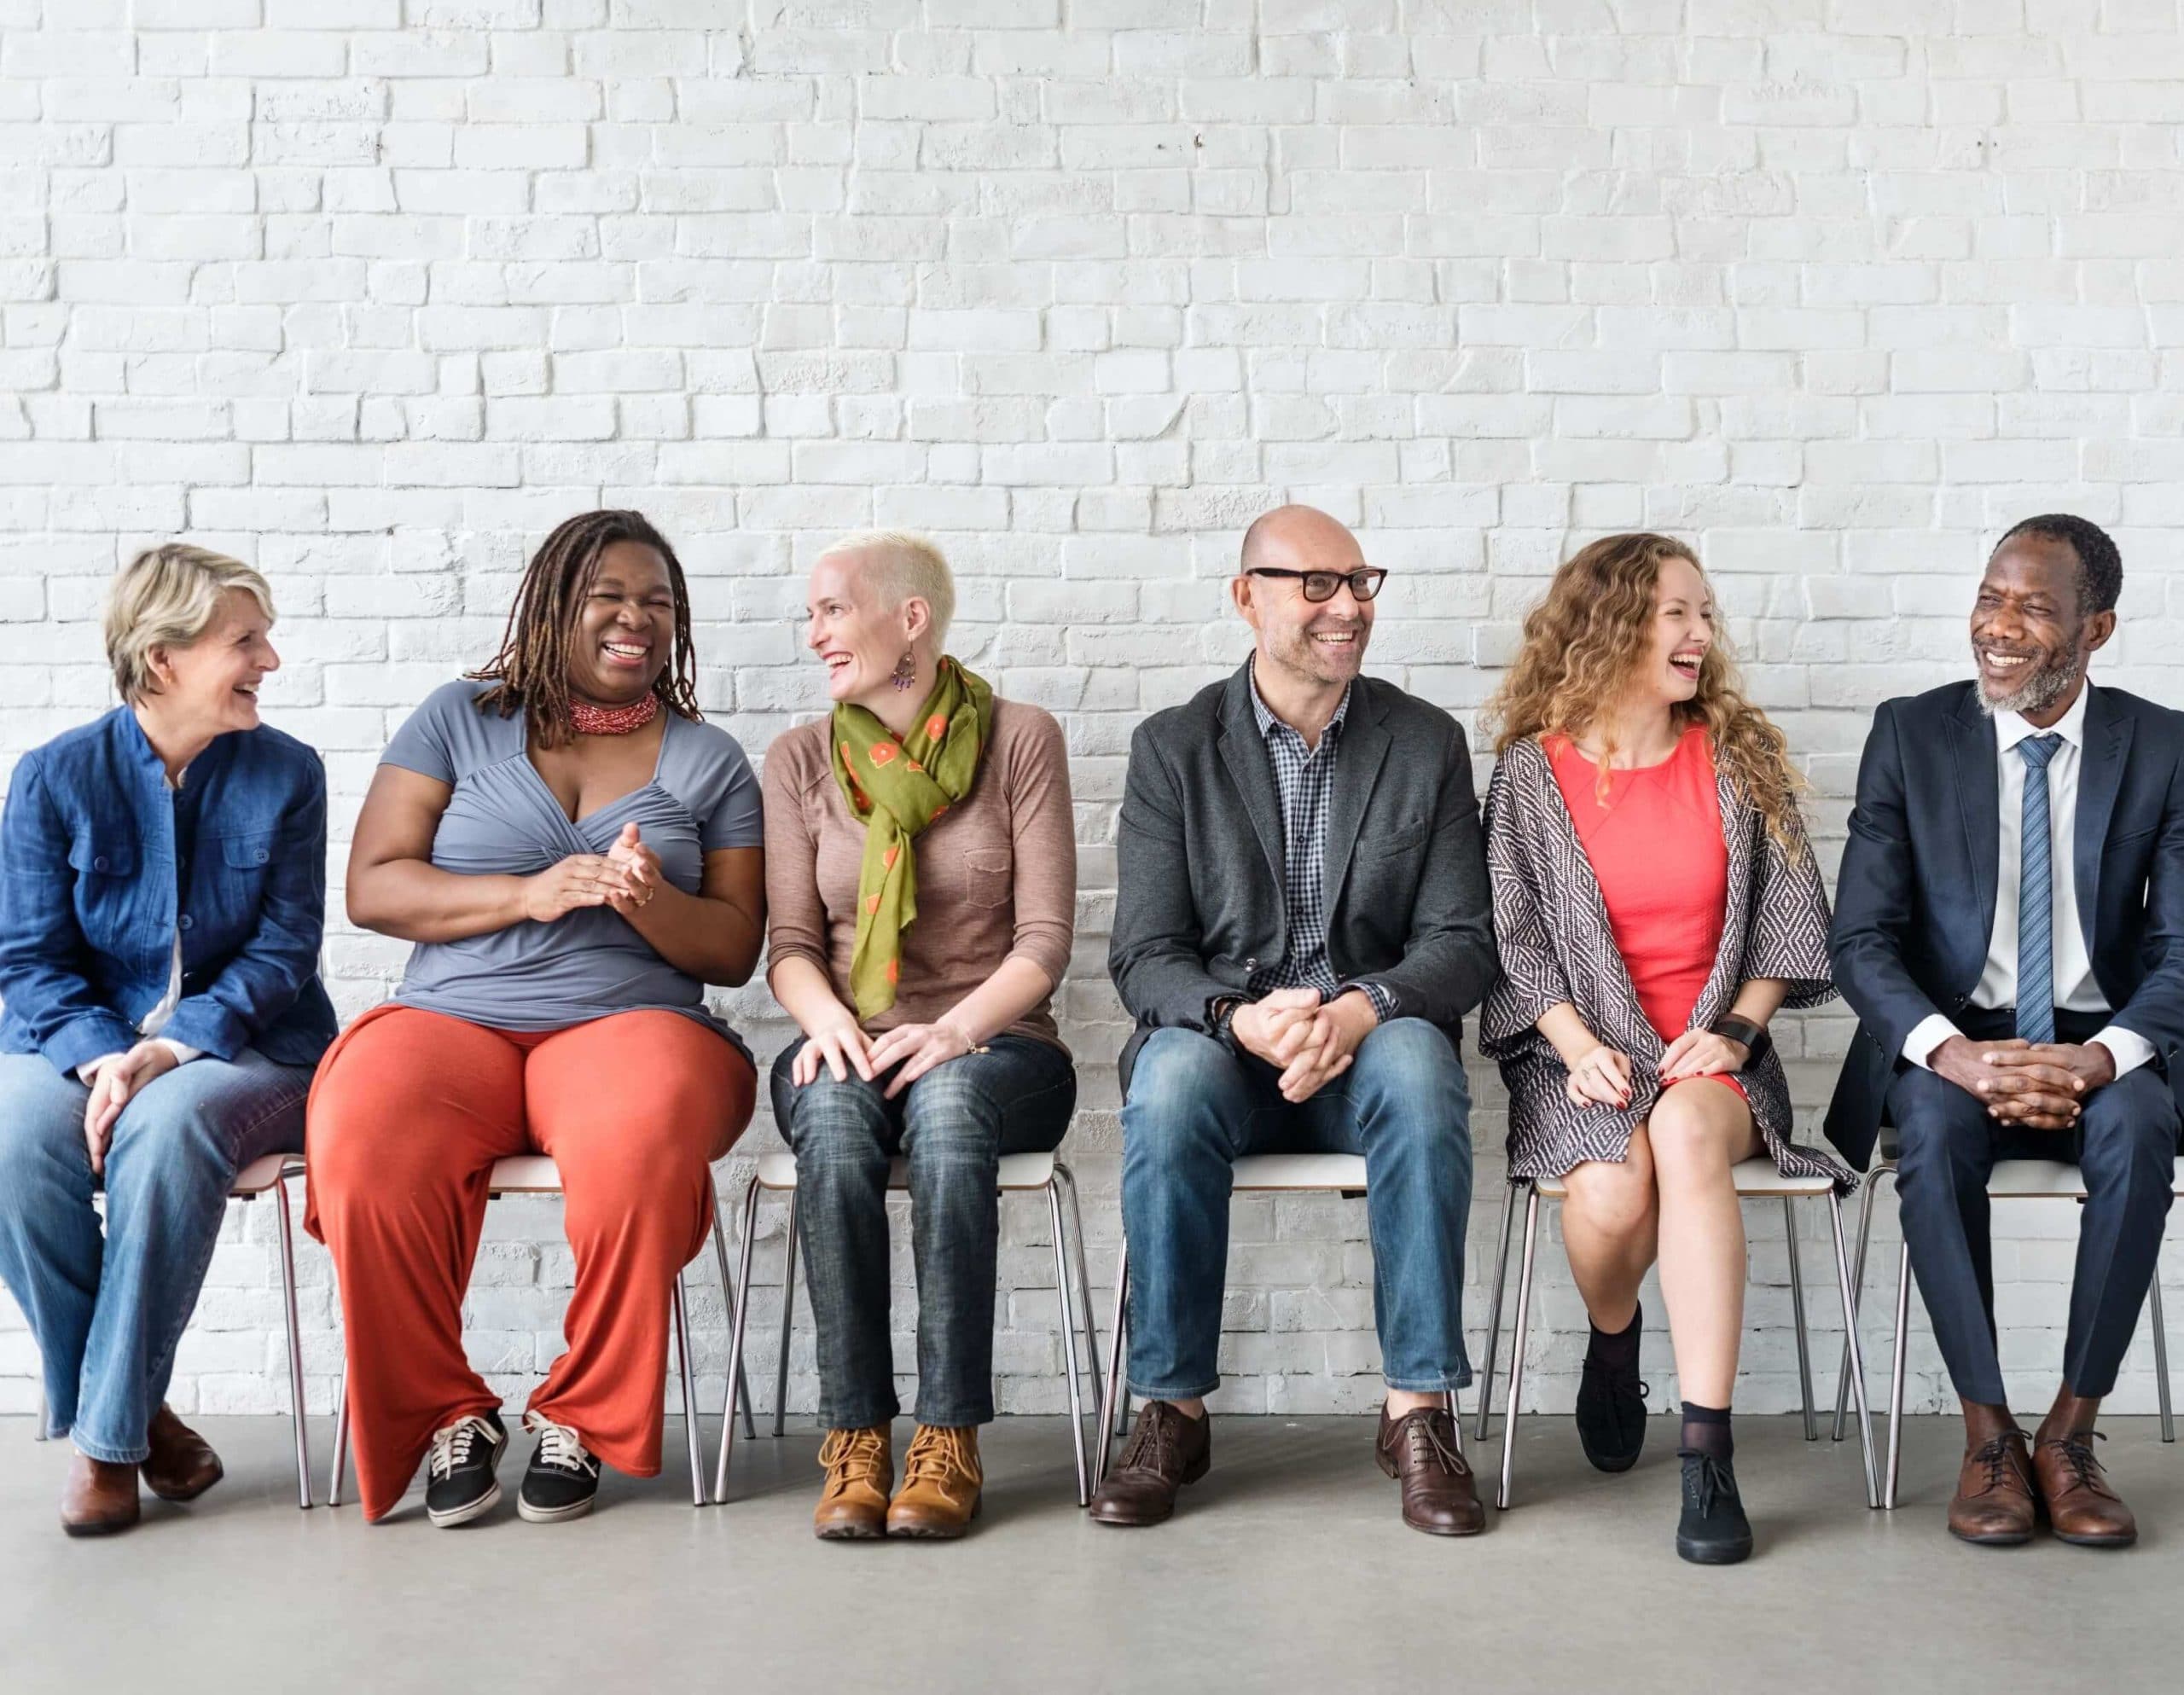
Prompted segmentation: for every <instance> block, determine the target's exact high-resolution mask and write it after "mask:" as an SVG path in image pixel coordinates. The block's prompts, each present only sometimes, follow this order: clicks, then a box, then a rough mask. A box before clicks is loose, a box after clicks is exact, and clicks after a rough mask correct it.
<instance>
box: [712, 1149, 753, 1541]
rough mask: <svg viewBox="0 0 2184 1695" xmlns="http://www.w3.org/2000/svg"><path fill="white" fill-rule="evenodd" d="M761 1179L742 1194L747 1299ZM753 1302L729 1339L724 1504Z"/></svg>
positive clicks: (718, 1477)
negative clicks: (738, 1393) (737, 1393)
mask: <svg viewBox="0 0 2184 1695" xmlns="http://www.w3.org/2000/svg"><path fill="white" fill-rule="evenodd" d="M757 1246H758V1179H757V1178H756V1177H753V1178H752V1180H751V1184H750V1187H748V1188H746V1189H745V1190H744V1192H743V1263H742V1267H741V1271H742V1278H741V1283H742V1288H743V1291H744V1292H745V1294H746V1296H747V1295H748V1294H749V1292H750V1289H751V1254H752V1250H753V1249H755V1248H756V1247H757ZM750 1319H751V1303H750V1302H749V1301H748V1300H747V1299H746V1300H745V1301H744V1303H742V1304H741V1306H739V1307H737V1308H736V1309H735V1325H734V1326H732V1328H731V1329H730V1331H729V1340H728V1409H727V1411H726V1413H724V1414H723V1416H722V1419H721V1421H720V1463H719V1465H718V1466H717V1467H716V1468H715V1469H714V1472H713V1499H714V1500H715V1501H720V1502H722V1503H723V1504H725V1503H726V1501H727V1500H728V1461H729V1455H730V1454H733V1453H734V1452H735V1410H736V1391H737V1390H739V1389H741V1390H742V1392H743V1399H744V1405H745V1406H746V1408H747V1407H748V1405H749V1400H750V1393H751V1390H750V1386H749V1385H748V1384H746V1383H745V1382H744V1380H743V1332H744V1326H746V1324H748V1323H749V1322H750Z"/></svg>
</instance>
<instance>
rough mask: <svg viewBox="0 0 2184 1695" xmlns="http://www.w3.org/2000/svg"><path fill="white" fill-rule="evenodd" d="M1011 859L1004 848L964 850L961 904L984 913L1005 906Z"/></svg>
mask: <svg viewBox="0 0 2184 1695" xmlns="http://www.w3.org/2000/svg"><path fill="white" fill-rule="evenodd" d="M1011 859H1012V856H1011V855H1010V853H1009V851H1008V849H1007V848H971V849H969V850H967V851H966V852H965V853H964V855H963V859H962V865H963V899H964V901H965V902H966V903H967V904H969V905H971V906H974V907H982V908H986V909H988V910H990V909H991V908H995V907H1002V906H1007V905H1008V898H1009V867H1010V864H1011Z"/></svg>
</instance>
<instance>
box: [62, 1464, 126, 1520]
mask: <svg viewBox="0 0 2184 1695" xmlns="http://www.w3.org/2000/svg"><path fill="white" fill-rule="evenodd" d="M142 1513H143V1509H142V1507H141V1506H138V1505H137V1468H136V1467H135V1466H114V1465H109V1464H108V1463H107V1461H106V1460H94V1459H92V1458H90V1456H89V1455H88V1454H71V1455H70V1456H69V1460H68V1481H67V1483H65V1484H63V1485H62V1486H61V1529H62V1530H66V1531H67V1533H68V1534H69V1535H72V1536H110V1535H113V1533H114V1532H115V1531H117V1530H128V1529H129V1528H130V1527H131V1526H132V1525H133V1524H136V1523H137V1519H138V1518H141V1517H142Z"/></svg>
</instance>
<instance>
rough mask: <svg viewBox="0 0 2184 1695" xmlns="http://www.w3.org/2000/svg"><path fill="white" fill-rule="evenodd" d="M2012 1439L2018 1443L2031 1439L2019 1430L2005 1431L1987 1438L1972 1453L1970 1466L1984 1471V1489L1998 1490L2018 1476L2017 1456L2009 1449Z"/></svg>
mask: <svg viewBox="0 0 2184 1695" xmlns="http://www.w3.org/2000/svg"><path fill="white" fill-rule="evenodd" d="M2013 1437H2014V1438H2016V1439H2017V1440H2018V1441H2019V1442H2030V1441H2031V1439H2032V1438H2031V1437H2030V1436H2029V1435H2027V1434H2026V1433H2025V1432H2024V1431H2021V1430H2006V1431H2003V1432H2002V1433H2001V1435H1999V1436H1995V1437H1989V1438H1988V1439H1987V1440H1986V1441H1985V1442H1981V1443H1980V1444H1979V1446H1978V1448H1976V1449H1974V1450H1973V1451H1972V1464H1974V1465H1975V1466H1984V1467H1985V1469H1986V1483H1985V1487H1986V1488H1987V1489H2000V1488H2001V1486H2002V1485H2003V1483H2005V1482H2007V1481H2008V1480H2009V1479H2010V1478H2012V1477H2017V1476H2018V1466H2017V1455H2016V1454H2015V1452H2014V1451H2013V1449H2012V1448H2011V1447H2010V1441H2011V1439H2012V1438H2013Z"/></svg>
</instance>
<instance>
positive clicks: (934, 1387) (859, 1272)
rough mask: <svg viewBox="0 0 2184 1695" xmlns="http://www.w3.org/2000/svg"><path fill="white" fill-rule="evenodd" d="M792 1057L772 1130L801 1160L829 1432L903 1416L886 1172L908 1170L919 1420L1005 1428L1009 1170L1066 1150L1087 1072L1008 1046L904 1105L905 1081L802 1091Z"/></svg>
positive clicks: (829, 1075)
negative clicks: (1000, 1373) (1003, 1166)
mask: <svg viewBox="0 0 2184 1695" xmlns="http://www.w3.org/2000/svg"><path fill="white" fill-rule="evenodd" d="M803 1046H804V1044H803V1043H802V1042H796V1043H795V1044H793V1046H792V1047H791V1048H789V1049H788V1051H787V1053H785V1054H782V1055H781V1058H780V1059H779V1060H777V1061H776V1062H775V1065H774V1076H773V1089H774V1118H775V1123H778V1124H779V1125H780V1126H781V1134H782V1135H784V1136H785V1137H787V1140H788V1144H789V1146H791V1147H792V1148H793V1149H794V1150H795V1151H796V1188H797V1199H796V1216H797V1225H798V1229H799V1234H801V1236H802V1238H803V1244H804V1281H805V1284H806V1286H807V1287H808V1288H809V1289H810V1292H811V1316H812V1318H813V1320H814V1321H815V1322H816V1325H817V1327H818V1332H819V1421H820V1423H821V1424H822V1425H826V1426H827V1428H828V1429H829V1430H863V1429H866V1428H868V1426H870V1425H884V1424H886V1422H887V1421H888V1420H889V1419H892V1418H893V1417H894V1416H895V1415H896V1413H898V1412H899V1411H901V1410H902V1408H901V1403H900V1402H897V1399H896V1397H895V1364H894V1350H893V1348H892V1345H891V1344H890V1343H889V1341H888V1333H887V1332H888V1323H887V1311H888V1261H887V1163H888V1160H889V1158H891V1157H892V1155H893V1154H895V1153H896V1152H898V1151H899V1152H901V1153H902V1155H903V1158H905V1159H907V1160H908V1161H909V1181H910V1234H911V1257H912V1260H913V1262H914V1263H915V1266H916V1269H917V1280H918V1408H917V1413H918V1422H919V1423H920V1424H922V1425H950V1426H961V1425H983V1424H990V1423H991V1422H992V1419H993V1305H994V1273H995V1263H996V1257H997V1255H998V1252H999V1233H1000V1199H999V1197H998V1196H997V1195H996V1193H995V1191H994V1184H995V1182H996V1176H997V1172H996V1167H997V1165H998V1164H999V1161H1000V1159H1001V1156H1002V1154H1004V1153H1045V1152H1049V1151H1051V1150H1052V1149H1054V1148H1056V1147H1059V1146H1061V1139H1062V1137H1063V1136H1065V1135H1067V1134H1068V1132H1069V1119H1070V1114H1071V1113H1072V1112H1074V1111H1075V1110H1076V1108H1077V1068H1076V1066H1075V1065H1072V1063H1071V1061H1070V1057H1069V1055H1068V1054H1066V1053H1065V1052H1064V1051H1063V1050H1062V1049H1060V1048H1057V1047H1055V1046H1054V1044H1053V1043H1052V1042H1040V1041H1037V1040H1036V1039H1034V1038H1032V1037H1031V1036H996V1037H994V1039H993V1040H992V1041H991V1042H989V1043H988V1044H987V1046H988V1047H989V1048H991V1049H992V1051H991V1052H990V1053H987V1054H965V1055H964V1056H963V1057H962V1058H961V1059H950V1061H949V1062H948V1063H947V1064H946V1065H940V1066H938V1067H936V1068H935V1069H933V1070H932V1071H927V1072H926V1074H925V1075H924V1076H923V1077H920V1078H919V1079H918V1080H917V1081H916V1082H915V1083H912V1084H911V1085H910V1086H909V1088H906V1089H904V1090H903V1092H902V1093H901V1094H898V1095H897V1096H896V1097H895V1098H894V1099H893V1100H887V1099H886V1097H885V1089H886V1083H887V1080H888V1078H889V1077H891V1076H892V1072H882V1073H881V1074H880V1080H879V1081H878V1082H877V1083H867V1082H865V1081H864V1080H863V1078H862V1077H858V1076H857V1073H856V1072H855V1071H851V1073H850V1075H849V1080H848V1081H847V1082H846V1083H836V1082H835V1081H834V1073H833V1072H832V1071H828V1069H827V1068H826V1067H825V1066H823V1065H822V1066H821V1067H820V1069H819V1076H818V1079H817V1080H816V1082H813V1083H806V1084H805V1085H804V1087H803V1088H798V1087H797V1086H796V1085H795V1084H794V1083H792V1082H791V1081H790V1080H789V1066H790V1065H791V1064H792V1063H793V1060H794V1059H795V1057H796V1054H797V1050H798V1049H799V1048H802V1047H803Z"/></svg>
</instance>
